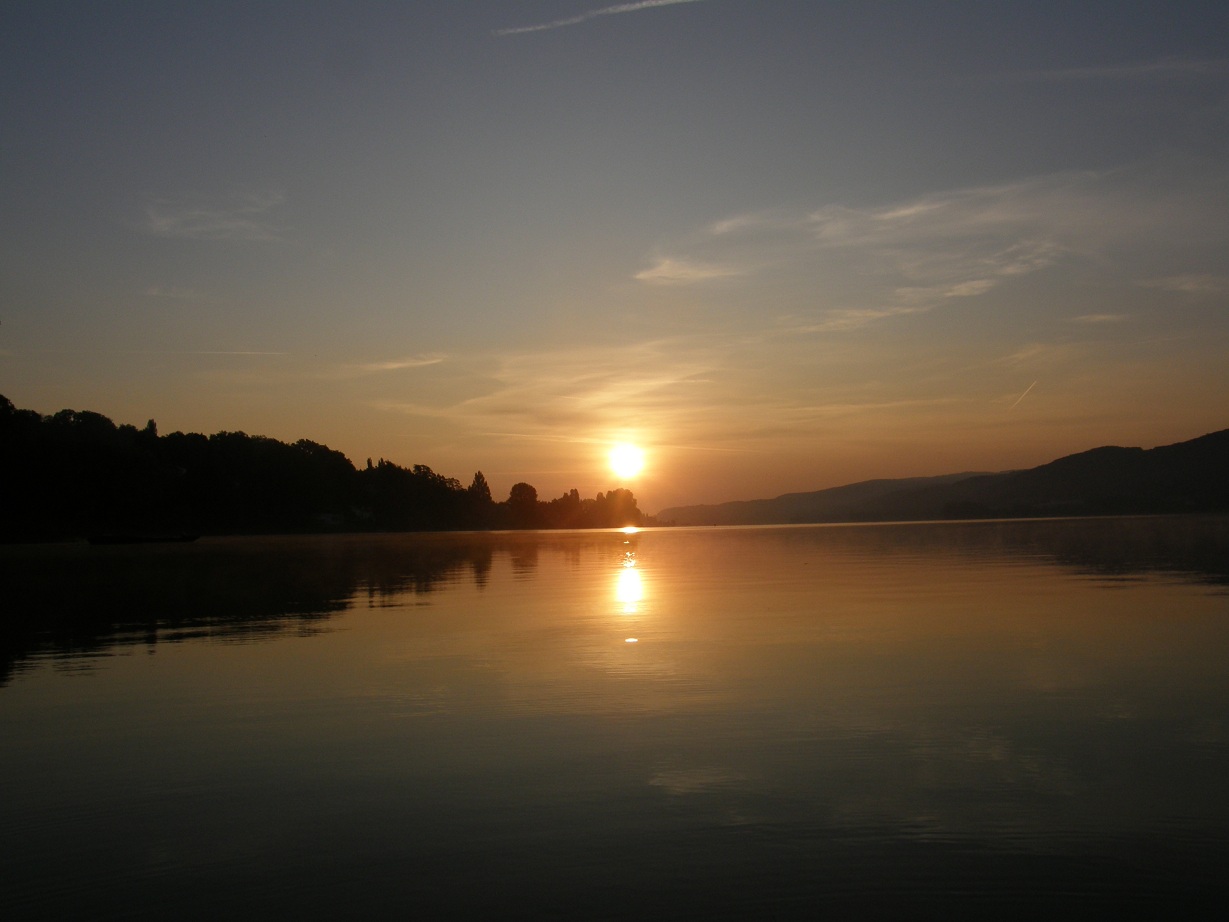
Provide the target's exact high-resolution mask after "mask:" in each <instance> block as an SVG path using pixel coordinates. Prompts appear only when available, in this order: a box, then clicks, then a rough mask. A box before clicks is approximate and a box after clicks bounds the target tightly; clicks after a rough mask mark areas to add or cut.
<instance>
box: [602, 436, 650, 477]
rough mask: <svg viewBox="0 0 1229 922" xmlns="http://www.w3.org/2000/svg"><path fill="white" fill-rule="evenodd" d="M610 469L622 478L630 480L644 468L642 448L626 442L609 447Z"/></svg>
mask: <svg viewBox="0 0 1229 922" xmlns="http://www.w3.org/2000/svg"><path fill="white" fill-rule="evenodd" d="M610 469H611V470H612V471H614V472H615V474H616V475H617V476H618V477H620V478H622V479H623V480H630V479H631V478H632V477H635V476H636V475H637V474H639V473H640V472H641V471H642V470H643V469H644V450H643V449H641V448H637V447H636V446H635V445H628V444H626V443H623V444H620V445H616V446H615V447H614V448H612V449H610Z"/></svg>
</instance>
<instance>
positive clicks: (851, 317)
mask: <svg viewBox="0 0 1229 922" xmlns="http://www.w3.org/2000/svg"><path fill="white" fill-rule="evenodd" d="M925 310H928V308H926V307H889V308H864V309H844V310H830V311H825V312H824V314H823V316H822V318H821V319H819V320H817V321H815V322H813V323H802V324H798V325H795V326H791V327H790V328H789V329H788V332H789V333H790V334H794V333H800V334H801V333H848V332H850V331H852V330H859V329H861V328H862V327H864V326H867V325H868V324H871V323H875V322H876V321H879V320H886V319H888V318H890V317H902V316H904V315H906V314H918V313H921V312H923V311H925Z"/></svg>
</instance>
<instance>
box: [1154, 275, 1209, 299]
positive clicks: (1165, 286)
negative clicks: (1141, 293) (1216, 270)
mask: <svg viewBox="0 0 1229 922" xmlns="http://www.w3.org/2000/svg"><path fill="white" fill-rule="evenodd" d="M1139 285H1140V286H1141V287H1143V288H1159V289H1161V290H1162V291H1177V292H1181V293H1182V294H1188V295H1205V294H1221V293H1223V292H1226V291H1229V279H1227V278H1225V277H1223V276H1219V275H1171V276H1168V277H1166V278H1159V279H1148V280H1147V281H1143V282H1140V283H1139Z"/></svg>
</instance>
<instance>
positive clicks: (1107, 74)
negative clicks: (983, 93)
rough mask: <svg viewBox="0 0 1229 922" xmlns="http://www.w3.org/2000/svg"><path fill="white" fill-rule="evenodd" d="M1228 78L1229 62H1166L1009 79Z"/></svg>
mask: <svg viewBox="0 0 1229 922" xmlns="http://www.w3.org/2000/svg"><path fill="white" fill-rule="evenodd" d="M1226 75H1229V60H1224V59H1218V58H1214V59H1210V60H1189V59H1187V60H1183V59H1180V58H1164V59H1161V60H1159V61H1142V62H1136V63H1133V64H1111V65H1106V66H1101V67H1068V68H1057V69H1054V70H1035V71H1026V72H1024V73H1018V74H1012V75H1010V76H1011V77H1013V78H1014V79H1018V80H1035V81H1049V82H1065V81H1072V80H1155V79H1174V78H1180V77H1223V76H1226Z"/></svg>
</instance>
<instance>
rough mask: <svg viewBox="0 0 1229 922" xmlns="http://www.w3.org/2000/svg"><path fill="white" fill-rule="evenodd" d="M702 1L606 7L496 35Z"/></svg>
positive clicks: (650, 0) (643, 0) (652, 0)
mask: <svg viewBox="0 0 1229 922" xmlns="http://www.w3.org/2000/svg"><path fill="white" fill-rule="evenodd" d="M700 2H702V0H640V2H638V3H619V4H616V5H615V6H604V7H602V8H601V9H597V10H589V11H588V12H587V13H581V14H580V15H578V16H569V17H568V18H567V19H556V20H553V21H552V22H543V23H539V24H538V25H536V26H513V27H512V28H509V29H495V30H494V34H495V35H521V34H523V33H525V32H545V31H546V30H547V29H562V28H563V27H564V26H578V25H580V24H581V23H582V22H588V21H589V20H590V19H597V18H598V17H599V16H617V15H618V14H619V13H635V12H638V11H640V10H648V9H652V8H653V7H655V6H675V5H676V4H679V3H700Z"/></svg>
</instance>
